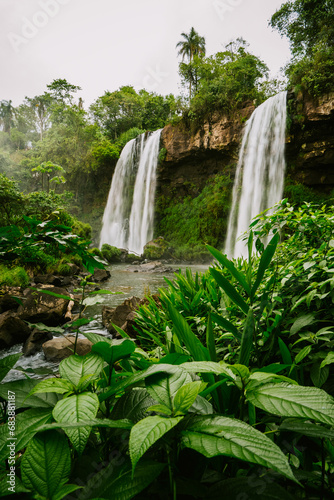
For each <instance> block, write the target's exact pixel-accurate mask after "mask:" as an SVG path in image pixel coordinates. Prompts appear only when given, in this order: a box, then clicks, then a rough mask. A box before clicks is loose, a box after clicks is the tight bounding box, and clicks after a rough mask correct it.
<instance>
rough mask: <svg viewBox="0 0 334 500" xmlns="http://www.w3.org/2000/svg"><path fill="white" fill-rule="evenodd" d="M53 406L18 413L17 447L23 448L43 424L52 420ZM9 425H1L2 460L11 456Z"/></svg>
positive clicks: (0, 449)
mask: <svg viewBox="0 0 334 500" xmlns="http://www.w3.org/2000/svg"><path fill="white" fill-rule="evenodd" d="M51 412H52V409H51V408H33V409H30V410H26V411H24V412H22V413H18V414H17V415H16V417H15V448H16V449H17V450H22V449H23V448H25V447H26V445H27V443H29V441H30V440H31V439H32V438H33V437H34V435H35V434H36V432H38V429H39V427H40V426H41V425H43V424H46V423H47V422H51V419H52V415H51ZM8 430H9V428H8V425H7V424H5V425H0V462H1V461H2V460H5V459H6V458H8V456H9V452H10V450H9V448H8V446H7V444H8V440H7V438H8V437H10V436H9V434H8Z"/></svg>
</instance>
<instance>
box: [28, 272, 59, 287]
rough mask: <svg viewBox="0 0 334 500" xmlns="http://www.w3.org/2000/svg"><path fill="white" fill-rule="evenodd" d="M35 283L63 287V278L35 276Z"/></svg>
mask: <svg viewBox="0 0 334 500" xmlns="http://www.w3.org/2000/svg"><path fill="white" fill-rule="evenodd" d="M34 282H35V284H36V285H53V286H61V278H60V277H59V276H54V275H53V274H40V275H38V276H34Z"/></svg>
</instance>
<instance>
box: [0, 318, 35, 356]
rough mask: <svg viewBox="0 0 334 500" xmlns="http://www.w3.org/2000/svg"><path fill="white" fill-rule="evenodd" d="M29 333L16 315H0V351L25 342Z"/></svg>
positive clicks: (27, 328) (26, 326) (28, 329)
mask: <svg viewBox="0 0 334 500" xmlns="http://www.w3.org/2000/svg"><path fill="white" fill-rule="evenodd" d="M30 332H31V330H30V328H29V327H28V325H27V324H26V323H25V322H24V321H23V320H22V319H20V318H19V317H18V316H17V315H16V313H14V312H12V311H6V312H4V313H2V314H0V349H6V348H7V347H11V346H13V345H15V344H21V343H22V342H25V341H26V340H27V338H28V337H29V335H30Z"/></svg>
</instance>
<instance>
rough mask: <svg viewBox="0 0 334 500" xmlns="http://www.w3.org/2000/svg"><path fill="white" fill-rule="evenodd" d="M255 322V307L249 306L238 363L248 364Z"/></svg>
mask: <svg viewBox="0 0 334 500" xmlns="http://www.w3.org/2000/svg"><path fill="white" fill-rule="evenodd" d="M254 330H255V322H254V313H253V309H251V308H249V310H248V313H247V318H246V321H245V326H244V330H243V332H242V339H241V347H240V353H239V359H238V364H240V365H245V366H248V364H249V359H250V355H251V352H252V349H253V338H254Z"/></svg>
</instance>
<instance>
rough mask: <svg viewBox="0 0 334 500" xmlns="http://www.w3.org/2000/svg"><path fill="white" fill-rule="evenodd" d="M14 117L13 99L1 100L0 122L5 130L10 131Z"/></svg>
mask: <svg viewBox="0 0 334 500" xmlns="http://www.w3.org/2000/svg"><path fill="white" fill-rule="evenodd" d="M13 118H14V107H13V106H12V101H5V100H3V101H1V102H0V124H1V126H2V129H3V131H4V132H7V133H8V134H9V133H10V129H11V127H12V125H13Z"/></svg>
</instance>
